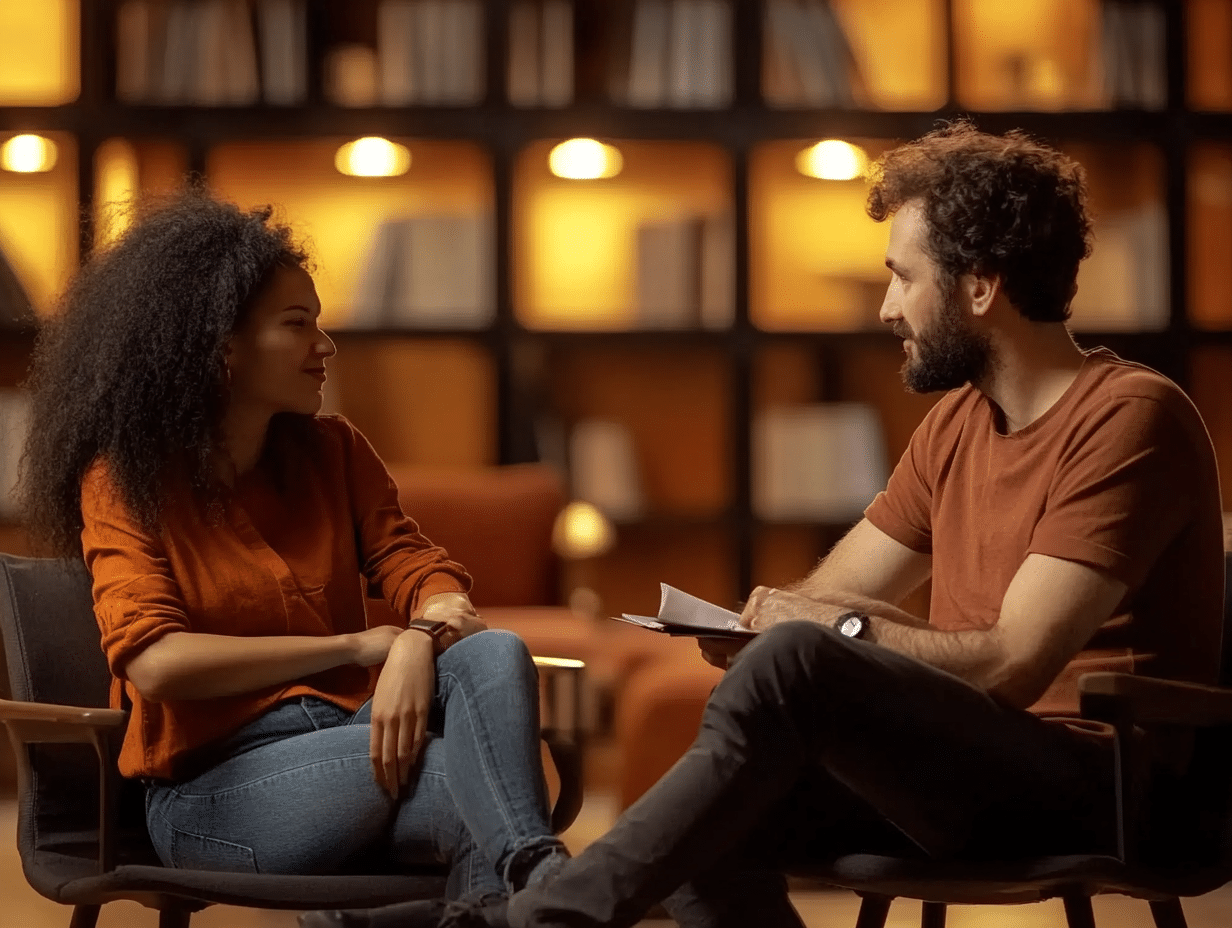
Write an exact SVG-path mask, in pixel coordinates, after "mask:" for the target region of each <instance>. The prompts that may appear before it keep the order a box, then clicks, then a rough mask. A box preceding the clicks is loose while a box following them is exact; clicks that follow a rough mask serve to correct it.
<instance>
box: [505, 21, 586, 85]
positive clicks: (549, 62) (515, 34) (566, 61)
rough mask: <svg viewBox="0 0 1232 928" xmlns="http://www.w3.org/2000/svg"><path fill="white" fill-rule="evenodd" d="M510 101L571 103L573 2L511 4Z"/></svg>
mask: <svg viewBox="0 0 1232 928" xmlns="http://www.w3.org/2000/svg"><path fill="white" fill-rule="evenodd" d="M508 80H509V102H510V103H512V104H513V105H514V106H568V105H569V103H570V102H571V101H572V100H573V5H572V4H571V2H570V0H517V2H515V3H514V4H513V5H512V6H511V7H510V8H509V75H508Z"/></svg>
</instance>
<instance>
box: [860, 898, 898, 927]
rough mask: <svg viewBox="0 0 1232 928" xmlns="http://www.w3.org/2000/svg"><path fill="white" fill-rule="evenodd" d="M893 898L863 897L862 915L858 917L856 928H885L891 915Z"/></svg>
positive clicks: (861, 900)
mask: <svg viewBox="0 0 1232 928" xmlns="http://www.w3.org/2000/svg"><path fill="white" fill-rule="evenodd" d="M893 901H894V898H893V897H892V896H872V895H869V896H861V898H860V914H859V915H858V916H856V928H885V923H886V919H887V918H888V917H889V915H890V903H891V902H893Z"/></svg>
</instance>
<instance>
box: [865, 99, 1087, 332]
mask: <svg viewBox="0 0 1232 928" xmlns="http://www.w3.org/2000/svg"><path fill="white" fill-rule="evenodd" d="M911 200H919V201H921V203H922V205H923V217H924V220H925V225H926V228H927V230H928V237H927V246H926V247H927V250H928V253H929V255H930V256H931V257H932V259H933V260H934V261H935V262H936V263H937V266H938V269H939V276H940V280H939V283H940V285H941V286H942V289H943V290H948V289H951V288H952V287H953V286H954V285H955V283H956V282H957V280H958V278H959V277H960V276H961V275H963V274H968V273H977V274H996V275H1000V277H1001V280H1002V287H1003V288H1004V292H1005V295H1006V297H1007V298H1008V299H1009V301H1010V303H1012V304H1013V305H1014V307H1015V308H1017V310H1018V311H1019V312H1020V313H1022V314H1023V316H1025V317H1026V318H1027V319H1031V320H1033V321H1036V322H1061V321H1064V320H1065V319H1068V318H1069V313H1070V301H1071V300H1073V298H1074V293H1075V292H1076V291H1077V278H1078V264H1079V262H1080V261H1082V259H1083V258H1085V257H1087V256H1088V255H1089V254H1090V253H1091V218H1090V216H1089V214H1088V209H1087V189H1086V177H1085V174H1084V172H1083V170H1082V166H1081V165H1079V164H1078V163H1077V162H1076V161H1074V160H1073V159H1071V158H1068V157H1066V156H1065V155H1063V154H1061V153H1060V152H1058V151H1056V150H1055V149H1053V148H1049V147H1048V146H1047V145H1043V144H1040V143H1039V142H1036V141H1034V140H1033V139H1031V138H1030V137H1028V136H1027V135H1026V134H1025V133H1023V132H1021V131H1019V130H1014V131H1011V132H1007V133H1006V134H1005V135H1003V136H995V135H988V134H986V133H983V132H980V131H978V130H977V129H976V128H975V126H973V125H972V124H971V123H970V122H967V121H965V120H961V121H957V122H954V123H950V124H948V125H946V126H944V127H942V128H940V129H937V130H935V131H933V132H930V133H929V134H928V135H925V136H923V137H922V138H920V139H918V140H916V141H914V142H910V143H908V144H906V145H903V146H901V147H899V148H895V149H893V150H892V151H890V152H888V153H887V154H886V155H884V156H883V157H882V158H881V159H880V160H879V161H878V162H877V164H876V165H875V166H874V169H873V186H872V189H871V190H870V191H869V195H868V203H867V206H866V208H867V211H868V214H869V216H871V217H872V218H873V219H874V220H876V221H877V222H881V221H883V220H884V219H886V218H887V217H889V216H892V215H893V214H894V213H896V212H897V211H898V210H899V209H900V208H902V206H903V205H905V204H906V203H907V202H909V201H911Z"/></svg>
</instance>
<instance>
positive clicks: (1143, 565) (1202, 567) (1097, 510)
mask: <svg viewBox="0 0 1232 928" xmlns="http://www.w3.org/2000/svg"><path fill="white" fill-rule="evenodd" d="M1002 421H1003V420H1002V417H1001V414H1000V411H999V410H998V409H997V408H996V406H995V405H994V404H993V403H992V402H991V401H990V400H989V399H988V398H987V397H986V396H984V394H982V393H980V392H979V391H978V390H977V389H975V388H974V387H972V386H966V387H963V388H961V389H958V390H955V391H953V392H951V393H949V394H948V395H946V396H945V397H944V398H942V400H941V401H940V402H939V403H938V404H937V405H936V406H934V407H933V409H932V411H931V412H930V413H929V415H928V416H927V417H926V418H925V420H924V422H923V423H921V425H920V427H919V428H918V429H917V430H916V433H915V435H914V436H913V437H912V440H911V444H910V446H909V447H908V449H907V452H906V453H905V454H904V455H903V457H902V459H901V460H900V461H899V463H898V466H897V467H896V468H895V470H894V473H893V475H892V476H891V478H890V482H889V484H888V485H887V487H886V490H885V492H883V493H881V494H879V495H878V496H877V498H876V499H875V500H874V501H873V503H872V504H871V505H870V506H869V508H868V510H867V512H866V513H865V515H866V517H867V518H868V520H869V521H870V522H871V523H872V524H873V525H875V526H876V527H877V528H879V529H880V530H881V531H883V532H885V533H886V534H887V535H889V536H890V537H891V538H894V539H895V540H897V541H899V542H900V543H902V544H904V545H906V546H907V547H908V548H911V549H912V550H914V551H919V552H922V553H927V554H931V555H932V599H931V602H930V611H929V621H930V622H931V623H932V624H933V625H935V626H937V627H938V628H941V629H946V630H962V629H984V628H988V627H990V626H992V625H994V624H995V623H996V622H997V619H998V617H999V616H1000V612H1001V601H1002V599H1003V597H1004V596H1005V591H1006V590H1007V589H1008V587H1009V584H1010V580H1011V579H1012V578H1013V576H1014V574H1015V572H1016V571H1017V570H1018V568H1019V566H1020V565H1021V564H1022V562H1023V560H1024V559H1025V558H1026V556H1027V555H1028V554H1031V553H1038V554H1044V555H1049V556H1051V557H1056V558H1063V559H1065V560H1069V561H1075V562H1078V563H1081V564H1086V565H1089V566H1091V567H1095V568H1098V569H1101V570H1104V571H1107V572H1108V573H1109V574H1111V575H1112V576H1113V577H1115V578H1116V579H1117V580H1120V581H1121V582H1123V583H1125V584H1126V585H1127V586H1128V587H1129V590H1128V592H1127V593H1126V596H1125V598H1124V600H1123V601H1122V602H1121V604H1120V606H1119V607H1118V608H1117V609H1116V611H1115V613H1114V616H1113V618H1112V619H1111V620H1110V621H1109V622H1108V623H1106V625H1105V626H1104V628H1102V629H1101V630H1100V631H1099V632H1097V633H1096V635H1095V637H1094V638H1093V639H1092V640H1091V641H1090V642H1089V643H1088V645H1087V649H1086V650H1084V651H1083V652H1082V653H1081V654H1079V655H1078V656H1077V657H1076V658H1075V659H1074V661H1072V662H1071V663H1070V665H1069V666H1068V667H1067V668H1066V669H1065V671H1063V672H1062V674H1061V675H1060V676H1059V677H1058V678H1057V680H1056V681H1055V682H1054V684H1053V686H1052V687H1051V688H1050V689H1049V691H1048V692H1047V693H1046V694H1045V695H1044V697H1043V698H1042V699H1040V701H1039V702H1037V703H1036V705H1035V706H1034V707H1033V708H1034V709H1035V710H1036V711H1040V712H1072V711H1074V710H1075V709H1076V707H1077V690H1076V686H1075V684H1076V682H1077V677H1078V675H1079V674H1081V673H1085V672H1088V671H1091V670H1121V671H1128V672H1133V671H1137V670H1141V672H1143V673H1148V674H1152V675H1158V676H1163V677H1167V678H1171V679H1178V680H1189V681H1193V682H1198V683H1213V682H1215V679H1216V676H1217V674H1218V669H1219V649H1220V636H1221V630H1222V610H1223V529H1222V520H1221V514H1220V510H1221V507H1220V501H1219V477H1218V473H1217V471H1216V466H1215V455H1214V451H1213V449H1212V447H1211V441H1210V436H1209V435H1208V434H1207V431H1206V428H1205V426H1204V425H1203V423H1202V420H1201V418H1200V417H1199V415H1198V412H1197V410H1196V409H1195V408H1194V406H1193V404H1192V403H1191V402H1190V401H1189V398H1188V397H1186V396H1185V394H1184V393H1182V392H1181V390H1180V389H1179V388H1178V387H1177V386H1176V385H1175V384H1173V383H1172V382H1171V381H1170V380H1168V379H1167V378H1165V377H1163V376H1162V375H1160V374H1158V373H1156V372H1155V371H1152V370H1150V369H1149V368H1146V367H1143V366H1141V365H1138V364H1133V363H1130V362H1127V361H1123V360H1121V359H1120V358H1118V357H1116V355H1114V354H1112V353H1111V352H1109V351H1107V350H1104V349H1098V350H1095V351H1092V352H1089V353H1088V354H1087V356H1086V359H1085V361H1084V363H1083V365H1082V367H1081V369H1080V370H1079V373H1078V376H1077V378H1076V379H1075V380H1074V382H1073V384H1071V386H1070V388H1069V389H1068V390H1067V391H1066V392H1065V394H1064V395H1063V396H1062V397H1061V399H1060V400H1058V401H1057V402H1056V403H1055V404H1054V405H1053V406H1052V408H1051V409H1049V410H1048V411H1047V412H1046V413H1044V415H1043V416H1041V417H1040V418H1039V419H1037V420H1036V421H1034V422H1032V423H1031V424H1030V425H1029V426H1027V427H1026V428H1024V429H1022V430H1020V431H1017V432H1013V433H1010V434H1003V432H1002V430H1001V429H1000V428H999V423H1001V422H1002Z"/></svg>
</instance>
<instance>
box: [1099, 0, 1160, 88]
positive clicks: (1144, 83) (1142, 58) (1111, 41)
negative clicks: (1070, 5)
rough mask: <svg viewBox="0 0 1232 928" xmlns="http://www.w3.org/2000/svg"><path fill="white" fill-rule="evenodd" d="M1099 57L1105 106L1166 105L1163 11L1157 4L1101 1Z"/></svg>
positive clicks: (1131, 0)
mask: <svg viewBox="0 0 1232 928" xmlns="http://www.w3.org/2000/svg"><path fill="white" fill-rule="evenodd" d="M1100 10H1101V14H1100V15H1101V17H1102V28H1101V30H1100V35H1099V42H1100V49H1099V51H1100V54H1099V56H1097V57H1096V58H1095V60H1097V61H1100V62H1101V63H1102V77H1103V85H1104V97H1105V105H1107V106H1111V107H1125V108H1129V109H1147V110H1161V109H1163V108H1164V105H1165V104H1166V103H1167V80H1166V77H1165V74H1164V33H1165V25H1164V8H1163V5H1162V4H1160V3H1158V2H1157V0H1104V3H1103V4H1102V6H1101V8H1100Z"/></svg>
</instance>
